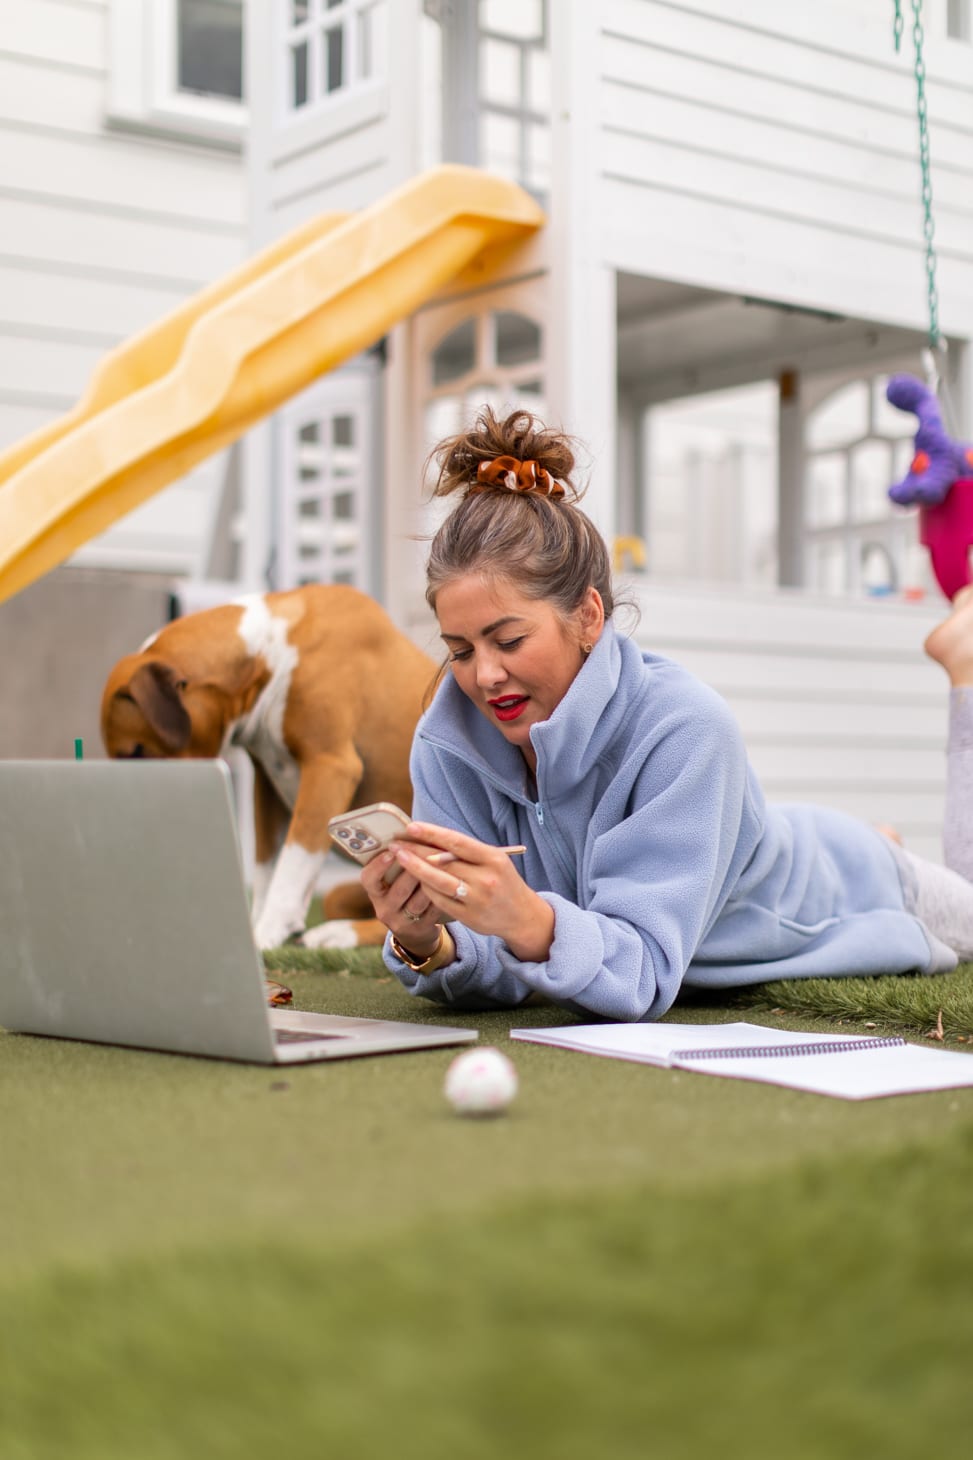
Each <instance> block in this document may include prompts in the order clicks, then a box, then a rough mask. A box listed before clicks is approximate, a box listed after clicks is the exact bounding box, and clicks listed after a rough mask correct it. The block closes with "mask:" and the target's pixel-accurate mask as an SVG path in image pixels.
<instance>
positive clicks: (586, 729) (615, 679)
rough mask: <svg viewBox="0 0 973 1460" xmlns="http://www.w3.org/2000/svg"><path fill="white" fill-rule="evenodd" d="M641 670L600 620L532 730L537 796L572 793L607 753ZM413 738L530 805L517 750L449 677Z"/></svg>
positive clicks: (632, 652) (629, 647)
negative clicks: (557, 699) (592, 640)
mask: <svg viewBox="0 0 973 1460" xmlns="http://www.w3.org/2000/svg"><path fill="white" fill-rule="evenodd" d="M629 661H631V663H629ZM641 666H642V655H641V653H640V651H639V650H638V649H637V648H636V646H635V645H634V644H633V643H632V642H631V641H630V640H629V639H625V638H622V636H621V635H620V634H618V633H617V632H616V630H615V628H614V625H613V624H611V623H610V622H609V623H606V624H605V627H604V629H603V630H602V633H601V637H600V638H599V640H598V642H597V644H595V646H594V648H593V649H592V651H591V653H590V654H589V656H588V658H587V659H586V660H585V662H584V664H582V666H581V668H580V669H579V671H578V673H577V674H576V675H575V677H574V679H573V681H572V682H571V686H570V688H569V689H568V692H567V694H566V695H565V696H564V698H563V700H562V701H561V703H560V704H559V705H558V706H557V708H556V709H555V710H554V713H553V714H552V715H551V716H550V718H549V719H547V720H544V721H542V722H541V723H540V724H538V725H534V726H532V728H531V732H530V738H531V743H532V744H533V746H534V749H535V751H536V752H537V798H538V799H540V800H543V801H547V802H553V801H557V800H559V799H560V798H561V797H562V796H569V795H571V794H572V793H573V792H574V791H575V789H576V788H577V787H578V786H579V784H580V783H581V781H582V780H583V779H584V778H585V777H586V776H587V775H589V774H590V771H591V767H592V765H594V764H595V763H596V762H597V761H598V760H599V759H600V757H601V756H602V755H603V754H605V753H606V752H607V751H608V749H609V747H610V746H611V744H612V742H613V740H614V738H615V736H616V734H617V732H618V730H619V729H620V728H621V726H622V725H623V724H624V722H625V720H626V719H627V717H628V715H629V713H630V712H631V710H632V708H633V704H634V703H635V700H636V698H637V697H639V698H640V697H641V692H642V691H643V690H644V679H643V677H642V674H641V672H633V670H634V669H636V667H637V668H638V670H639V671H641ZM626 669H627V670H628V672H627V673H626V672H624V671H625V670H626ZM418 735H419V737H420V738H421V739H423V740H425V741H428V742H429V743H430V744H432V745H435V746H437V748H440V749H442V750H444V751H446V752H448V753H451V754H453V755H456V756H458V757H459V759H461V760H462V761H464V762H465V763H466V764H467V765H469V766H472V767H473V769H474V770H476V771H477V772H478V774H479V775H481V776H482V777H483V778H484V779H485V780H487V781H490V782H491V783H493V784H494V785H497V786H500V787H501V788H502V789H503V790H504V791H505V792H506V793H507V794H508V795H509V796H511V797H512V798H513V799H514V800H517V801H523V802H533V801H534V800H535V797H534V796H533V795H532V794H531V792H530V783H529V777H528V774H527V767H526V763H525V761H524V759H523V756H522V755H521V754H520V751H519V750H518V749H517V747H516V746H514V745H511V744H510V743H509V742H508V741H507V740H505V739H504V737H503V735H502V733H501V732H500V730H499V729H498V728H497V727H496V726H495V725H491V724H490V722H489V720H487V719H486V717H485V716H484V715H483V714H482V713H481V712H480V711H479V710H478V709H477V708H476V707H475V705H474V704H473V703H472V701H470V700H469V699H468V698H467V696H466V695H465V694H464V693H463V691H462V690H461V689H460V688H459V686H458V685H457V683H456V681H455V679H453V677H452V675H450V676H449V677H448V678H447V679H446V680H444V682H443V684H442V685H441V686H440V688H439V691H438V693H437V695H436V698H435V700H434V701H433V704H432V705H431V706H430V708H429V710H428V711H427V712H426V714H425V715H424V716H423V718H422V719H421V720H420V722H419V728H418Z"/></svg>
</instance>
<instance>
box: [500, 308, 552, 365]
mask: <svg viewBox="0 0 973 1460" xmlns="http://www.w3.org/2000/svg"><path fill="white" fill-rule="evenodd" d="M493 323H494V329H495V331H496V333H495V336H494V339H495V349H496V362H497V364H498V365H506V366H510V365H524V364H527V363H528V362H529V361H531V360H539V359H540V356H541V331H540V326H539V325H536V324H535V323H534V321H533V320H532V319H528V318H527V316H526V315H524V314H512V313H510V312H509V311H508V310H502V311H500V310H498V311H497V313H496V314H494V316H493Z"/></svg>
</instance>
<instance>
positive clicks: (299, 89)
mask: <svg viewBox="0 0 973 1460" xmlns="http://www.w3.org/2000/svg"><path fill="white" fill-rule="evenodd" d="M291 68H292V72H291V106H292V107H294V108H295V109H296V108H298V107H302V106H307V41H302V42H301V44H300V45H299V46H295V47H294V49H293V50H292V52H291Z"/></svg>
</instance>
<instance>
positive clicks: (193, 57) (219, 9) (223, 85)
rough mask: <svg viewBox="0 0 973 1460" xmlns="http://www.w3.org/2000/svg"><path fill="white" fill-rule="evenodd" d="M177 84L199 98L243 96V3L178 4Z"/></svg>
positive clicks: (202, 0)
mask: <svg viewBox="0 0 973 1460" xmlns="http://www.w3.org/2000/svg"><path fill="white" fill-rule="evenodd" d="M176 25H177V46H178V59H177V63H176V84H177V86H178V88H179V90H180V91H191V92H193V93H194V94H195V95H198V96H222V97H228V98H230V99H231V100H234V101H239V100H240V99H241V98H242V96H243V0H179V4H178V11H177V21H176Z"/></svg>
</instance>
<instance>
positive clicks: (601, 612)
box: [580, 588, 605, 644]
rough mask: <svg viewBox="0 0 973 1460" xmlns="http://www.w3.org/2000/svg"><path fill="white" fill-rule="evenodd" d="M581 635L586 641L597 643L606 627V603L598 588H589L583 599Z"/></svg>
mask: <svg viewBox="0 0 973 1460" xmlns="http://www.w3.org/2000/svg"><path fill="white" fill-rule="evenodd" d="M580 613H581V617H580V624H581V637H582V640H583V641H584V642H585V643H588V644H597V642H598V640H599V639H600V638H601V631H602V629H603V628H604V627H605V605H604V603H603V601H602V597H601V594H600V593H599V592H598V589H597V588H589V589H588V591H587V593H586V594H585V596H584V598H583V599H582V600H581V610H580Z"/></svg>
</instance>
